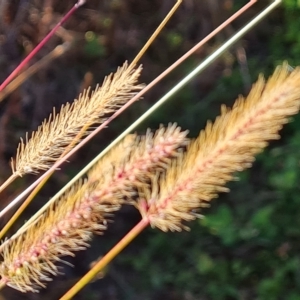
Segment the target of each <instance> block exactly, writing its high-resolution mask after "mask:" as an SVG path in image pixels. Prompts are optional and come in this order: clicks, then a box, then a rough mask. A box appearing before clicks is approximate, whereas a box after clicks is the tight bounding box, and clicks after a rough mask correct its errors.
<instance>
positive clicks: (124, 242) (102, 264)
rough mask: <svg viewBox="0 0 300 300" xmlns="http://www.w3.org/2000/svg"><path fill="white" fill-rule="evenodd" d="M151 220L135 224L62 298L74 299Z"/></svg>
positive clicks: (62, 299) (64, 299) (66, 299)
mask: <svg viewBox="0 0 300 300" xmlns="http://www.w3.org/2000/svg"><path fill="white" fill-rule="evenodd" d="M148 225H149V220H147V219H142V220H141V221H140V222H139V223H138V224H137V225H136V226H134V227H133V228H132V229H131V230H130V231H129V232H128V233H127V234H126V235H125V236H124V237H123V238H122V239H121V240H120V241H119V242H118V243H117V244H116V245H115V246H114V247H113V248H112V249H111V250H110V251H109V252H108V253H107V254H106V255H105V256H103V257H102V258H101V259H100V260H99V261H98V262H97V263H96V264H95V265H94V266H93V268H92V269H91V270H90V271H89V272H88V273H86V274H85V275H84V276H83V277H82V278H81V279H80V280H79V281H78V282H77V283H76V284H75V285H73V287H72V288H71V289H70V290H69V291H68V292H67V293H65V294H64V295H63V296H62V297H61V298H60V300H70V299H72V298H73V297H74V296H75V295H76V294H77V293H78V292H79V291H80V290H81V289H83V288H84V287H85V286H86V285H87V284H88V283H89V282H90V281H92V280H93V278H94V277H95V276H97V274H98V273H99V272H100V271H101V270H103V269H104V268H105V267H106V266H107V265H108V264H109V263H110V262H111V261H112V260H113V259H114V258H115V257H116V256H117V255H119V254H120V252H121V251H122V250H123V249H124V248H125V247H126V246H128V245H129V244H130V243H131V242H132V241H133V240H134V239H135V238H136V237H137V236H138V235H139V234H140V233H141V232H142V231H143V230H144V229H145V228H146V227H147V226H148Z"/></svg>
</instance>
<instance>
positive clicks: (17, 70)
mask: <svg viewBox="0 0 300 300" xmlns="http://www.w3.org/2000/svg"><path fill="white" fill-rule="evenodd" d="M84 3H85V1H82V0H79V1H78V2H77V3H76V4H75V5H74V6H73V7H72V8H71V9H70V10H69V12H68V13H67V14H66V15H65V16H64V17H63V18H62V19H61V20H60V21H59V22H58V23H57V24H56V25H55V27H54V28H53V29H52V30H51V31H50V32H49V33H48V34H47V35H46V37H44V38H43V40H42V41H41V42H40V43H39V44H38V45H37V46H36V47H35V48H34V49H33V50H32V51H31V52H30V53H29V54H28V55H27V56H26V58H25V59H24V60H23V61H22V62H21V63H20V64H19V65H18V66H17V67H16V68H15V69H14V70H13V71H12V73H11V74H10V75H9V76H8V77H7V78H6V79H5V80H4V82H3V83H2V84H1V85H0V92H1V91H2V90H3V89H4V88H5V87H6V86H7V85H8V84H9V83H10V82H11V81H12V80H13V78H14V77H16V75H17V74H18V73H19V72H20V71H21V70H22V69H23V68H24V66H25V65H26V64H27V63H28V62H29V61H30V60H31V59H32V58H33V57H34V56H35V55H36V54H37V52H38V51H40V49H41V48H42V47H43V46H44V45H45V44H46V43H47V42H48V41H49V39H50V38H51V37H52V35H53V34H54V33H55V32H56V31H57V29H58V28H59V27H60V26H61V25H62V24H63V23H64V22H66V21H67V20H68V19H69V18H70V16H71V15H72V14H73V13H74V12H75V11H76V10H77V9H78V8H79V7H80V6H81V5H83V4H84Z"/></svg>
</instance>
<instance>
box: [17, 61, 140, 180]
mask: <svg viewBox="0 0 300 300" xmlns="http://www.w3.org/2000/svg"><path fill="white" fill-rule="evenodd" d="M140 72H141V67H139V68H137V69H136V70H135V69H133V68H132V67H128V65H127V63H125V64H124V65H123V66H122V67H121V68H119V69H118V70H117V72H116V73H115V74H111V75H109V76H108V77H106V79H105V80H104V82H103V85H102V86H101V87H97V88H96V90H95V91H94V92H93V93H92V95H91V97H89V95H88V94H89V90H86V91H85V92H84V93H83V94H82V95H81V96H80V97H79V99H78V100H75V101H74V102H73V103H72V104H66V105H65V106H63V107H62V108H61V111H60V113H59V114H56V113H55V111H54V112H53V114H52V115H51V116H50V117H49V120H48V121H44V123H43V124H42V125H41V126H40V127H39V128H38V130H37V131H36V132H34V133H33V134H32V136H31V138H30V139H28V138H26V142H24V141H23V140H21V142H20V144H19V147H18V150H17V156H16V159H15V161H13V162H12V169H13V173H14V174H17V175H18V176H23V175H24V174H26V173H38V172H39V171H40V170H47V169H48V168H49V167H50V166H51V165H52V164H53V162H55V161H56V160H57V159H58V158H59V157H60V156H61V154H62V153H63V151H64V149H65V148H66V147H67V146H68V145H69V144H71V143H72V141H73V140H74V138H75V137H76V135H77V134H78V132H80V130H81V128H82V127H85V126H90V125H92V124H94V123H100V122H102V121H103V118H104V117H105V116H106V115H107V114H109V113H112V112H114V111H115V110H117V109H118V108H119V107H120V106H122V105H123V104H124V103H126V102H127V101H128V100H129V99H131V98H132V96H133V95H134V94H135V93H136V92H137V91H138V90H141V88H142V85H139V84H137V80H138V78H139V75H140Z"/></svg>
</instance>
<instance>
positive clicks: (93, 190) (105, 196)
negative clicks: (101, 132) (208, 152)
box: [0, 124, 188, 292]
mask: <svg viewBox="0 0 300 300" xmlns="http://www.w3.org/2000/svg"><path fill="white" fill-rule="evenodd" d="M186 134H187V132H181V131H180V128H179V127H177V126H176V124H173V125H169V127H167V128H163V127H161V128H160V129H159V130H157V132H156V133H155V134H153V133H151V132H150V131H148V133H147V135H146V136H145V137H137V136H136V135H129V136H128V137H126V138H125V139H124V141H123V142H121V143H120V144H118V145H117V146H116V147H115V148H114V149H112V151H111V152H110V153H109V154H108V155H107V156H106V157H105V158H103V159H101V160H100V161H99V163H98V164H97V165H96V166H95V168H94V169H93V170H91V171H90V173H89V174H88V179H87V180H86V181H85V182H81V181H80V182H79V183H77V184H76V185H75V186H74V187H73V188H72V189H71V190H69V191H68V192H67V193H66V194H65V195H64V196H62V197H61V198H60V199H59V200H58V202H57V203H56V204H53V205H51V207H49V208H48V210H47V211H46V212H45V213H44V215H43V216H41V218H40V219H39V220H38V221H37V222H34V223H33V224H32V225H30V226H29V227H28V228H27V229H26V231H25V232H23V233H22V234H21V235H19V236H18V237H16V238H14V239H11V240H10V241H9V242H7V243H5V245H2V246H1V248H2V256H3V258H4V261H3V263H2V264H1V265H0V275H1V281H0V283H1V284H5V285H8V286H10V287H12V288H15V289H18V290H20V291H22V292H28V291H32V292H34V291H37V288H38V287H44V286H45V283H44V282H45V281H49V280H50V275H55V274H56V273H57V272H58V269H57V267H56V265H55V262H57V261H60V257H61V256H65V255H74V254H73V252H74V251H78V250H82V249H84V248H86V247H87V246H88V241H89V240H90V239H91V235H92V233H101V232H102V231H103V230H104V229H105V228H106V220H105V219H106V217H107V216H108V215H109V214H111V213H112V212H114V211H116V210H117V209H118V208H119V207H120V203H121V202H122V201H123V198H124V196H126V195H127V196H131V195H132V193H133V192H134V187H135V186H141V185H143V184H144V181H145V179H146V178H149V176H150V175H149V174H150V171H151V170H153V169H154V168H159V169H160V168H164V167H165V166H166V164H167V163H168V162H169V161H170V160H171V158H173V157H176V156H178V153H179V152H180V151H181V149H182V147H185V146H186V145H187V143H188V141H187V139H186Z"/></svg>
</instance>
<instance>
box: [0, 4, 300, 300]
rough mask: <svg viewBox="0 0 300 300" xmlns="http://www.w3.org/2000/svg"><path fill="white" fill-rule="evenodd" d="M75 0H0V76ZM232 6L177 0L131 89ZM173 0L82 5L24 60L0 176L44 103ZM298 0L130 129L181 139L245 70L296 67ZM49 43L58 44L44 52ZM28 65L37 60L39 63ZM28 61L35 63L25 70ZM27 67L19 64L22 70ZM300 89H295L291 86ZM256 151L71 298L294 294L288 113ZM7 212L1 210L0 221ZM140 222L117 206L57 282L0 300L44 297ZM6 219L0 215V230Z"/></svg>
mask: <svg viewBox="0 0 300 300" xmlns="http://www.w3.org/2000/svg"><path fill="white" fill-rule="evenodd" d="M74 3H75V1H70V0H67V1H58V0H11V1H6V0H0V81H1V82H2V81H3V80H4V79H5V78H6V77H7V76H8V75H9V74H10V72H11V71H12V70H13V69H14V68H15V67H16V66H17V65H18V64H19V63H20V61H22V59H23V58H24V57H25V56H26V55H27V54H28V53H29V52H30V51H31V50H32V49H33V48H34V47H35V45H36V44H37V43H38V42H39V41H40V40H41V39H42V38H43V37H44V36H45V35H46V34H47V33H48V32H49V30H50V29H51V28H52V27H53V26H54V25H55V24H56V23H57V22H58V21H59V20H60V19H61V17H62V16H63V15H64V14H65V13H66V12H67V11H68V9H70V8H71V7H72V5H74ZM246 3H247V1H244V0H235V1H233V0H202V1H200V0H183V3H182V5H181V6H180V8H179V9H178V11H177V12H176V14H175V15H174V16H173V18H172V19H171V21H170V22H169V23H168V24H167V26H166V27H165V29H164V30H163V32H162V33H161V34H160V35H159V37H158V38H157V40H156V41H155V42H154V43H153V45H152V46H151V48H150V49H149V51H148V52H147V53H146V54H145V55H144V57H143V58H142V60H141V63H142V64H143V68H144V70H143V75H142V78H141V81H142V82H145V83H149V82H150V81H151V80H152V79H154V78H155V77H156V76H157V75H159V74H160V73H161V72H162V71H163V70H165V69H166V68H167V67H168V66H169V65H170V64H172V63H173V62H174V61H175V60H176V59H177V58H179V57H180V56H181V55H183V54H184V53H185V52H186V51H187V50H189V49H190V48H191V47H192V46H193V45H194V44H196V43H197V42H198V41H199V40H201V39H202V38H203V37H205V36H206V35H207V34H208V33H209V32H211V31H212V30H213V29H214V28H216V27H217V26H218V25H219V24H220V23H221V22H223V21H224V20H225V19H227V18H228V17H229V16H230V15H232V13H233V12H235V11H236V10H238V9H239V8H240V7H241V6H242V5H244V4H246ZM269 3H270V2H269V1H266V0H259V1H258V3H257V4H255V5H254V6H253V8H251V9H250V10H248V11H247V12H246V13H245V14H244V15H243V16H242V17H240V18H239V19H238V20H237V21H235V22H234V23H233V24H231V25H230V26H228V27H227V28H226V29H225V30H224V31H223V32H222V33H220V34H219V35H218V36H217V37H216V38H214V39H213V40H212V41H210V42H209V43H208V44H206V45H205V46H204V47H203V48H202V49H201V50H199V51H198V52H197V53H196V54H194V55H193V56H192V57H191V58H190V59H188V60H187V61H186V62H185V63H183V64H182V65H181V66H180V67H178V68H177V69H176V70H175V71H173V72H172V74H170V75H169V76H168V77H167V78H166V79H164V80H163V81H162V82H161V83H160V84H159V85H157V86H156V87H155V88H153V89H152V90H151V91H150V92H148V93H147V94H146V95H145V96H144V97H143V99H142V100H140V101H139V102H137V103H135V104H134V105H133V106H132V107H131V108H130V109H128V110H127V111H126V113H124V114H123V115H122V116H121V117H119V118H118V119H117V120H115V121H114V122H113V123H111V124H110V126H109V127H108V128H107V129H105V130H104V131H102V132H101V134H99V135H98V136H97V137H96V138H94V139H93V140H92V141H91V142H90V143H89V144H88V145H87V146H85V147H84V149H83V150H81V151H79V152H78V153H77V154H76V155H74V156H73V157H72V159H71V160H70V162H69V163H67V164H65V165H64V166H63V167H62V170H61V171H59V172H57V173H56V174H55V175H54V176H53V177H52V178H51V179H50V181H49V182H48V184H47V185H46V186H45V187H44V188H43V190H42V191H41V193H40V194H39V196H38V197H37V198H36V200H35V201H34V203H33V204H32V205H31V206H30V208H29V209H28V210H27V211H26V213H25V214H24V216H23V219H21V220H20V221H19V223H17V224H16V225H15V228H14V229H13V230H12V232H13V231H14V230H16V229H17V228H18V227H19V226H20V225H21V224H22V223H23V222H24V220H26V219H28V218H29V217H30V215H32V213H33V212H34V211H35V210H37V209H38V208H39V207H40V206H41V205H42V204H44V203H45V202H46V201H47V200H48V199H49V198H50V197H51V196H53V195H54V193H55V192H56V191H58V190H59V189H60V188H61V187H62V186H64V185H65V184H66V183H67V182H68V181H69V180H70V179H71V178H72V177H73V176H74V175H75V174H76V173H77V172H78V171H79V170H81V169H82V168H83V167H84V165H85V164H86V163H87V162H88V161H89V160H91V159H92V158H93V157H95V156H96V155H97V154H98V153H99V152H100V151H101V150H102V149H103V148H104V147H105V146H106V145H108V144H109V142H110V141H112V140H113V139H114V138H115V137H117V135H118V134H119V133H121V132H122V131H123V130H124V128H126V127H127V126H129V125H130V124H131V123H132V122H133V121H134V120H136V119H137V118H138V116H139V115H141V114H142V113H143V112H145V111H146V109H147V108H149V107H150V106H151V105H152V104H153V103H155V102H156V101H157V100H158V99H159V98H160V97H161V96H162V95H164V93H165V92H167V91H168V90H169V89H170V88H171V87H172V86H173V85H174V84H175V83H176V82H177V81H178V80H179V79H181V78H182V77H183V76H185V75H186V74H187V73H188V72H189V71H191V70H192V69H193V67H195V66H196V65H197V64H198V63H200V62H201V61H202V60H203V59H204V58H205V57H206V56H207V55H209V54H210V53H212V52H213V51H214V50H215V49H217V48H218V47H219V46H220V45H221V44H222V43H224V41H226V40H227V39H228V38H229V37H230V36H231V35H232V34H234V33H235V32H236V31H237V30H238V29H239V28H241V27H242V26H243V25H244V24H246V23H247V22H248V21H249V20H250V19H251V18H253V16H255V15H256V14H257V13H258V12H259V11H261V10H262V9H263V8H264V7H266V5H268V4H269ZM173 4H174V0H163V1H161V0H151V1H150V0H143V1H138V0H102V1H96V0H87V3H86V5H85V6H84V7H82V8H80V9H79V10H78V11H77V12H76V13H75V15H74V16H73V17H72V18H71V19H70V20H69V21H68V22H67V23H66V24H65V25H64V26H63V28H61V29H60V30H59V31H58V33H57V34H56V35H55V36H54V37H53V38H52V39H51V40H50V41H49V42H48V43H47V45H46V46H45V47H44V48H43V49H42V50H41V51H40V52H39V54H38V55H37V56H36V57H35V58H34V60H33V61H32V63H31V64H30V66H31V67H32V68H33V70H34V71H33V72H32V74H31V75H30V76H29V75H28V76H26V78H25V80H24V82H23V83H22V84H20V85H19V86H18V87H17V88H15V89H14V90H13V91H12V92H11V93H9V94H7V95H6V96H5V97H4V99H3V101H2V102H1V103H0V166H1V168H0V178H1V180H4V179H5V178H7V177H8V176H9V175H10V173H11V171H10V158H11V157H14V156H15V154H16V147H17V145H18V142H19V139H20V137H24V136H25V133H26V132H31V131H33V130H35V129H36V128H37V126H39V125H40V124H41V122H42V121H43V120H44V119H45V118H47V117H48V115H49V113H51V111H52V108H53V107H55V108H56V109H57V110H59V108H60V107H61V105H62V104H64V103H66V102H71V101H73V100H74V98H76V97H77V96H78V94H79V93H80V92H81V91H82V90H83V89H84V88H86V87H88V86H92V87H95V85H96V84H97V83H101V82H102V80H103V78H104V76H105V75H107V74H109V73H110V72H114V71H115V70H116V68H117V67H118V66H120V65H122V64H123V62H124V61H125V60H129V61H132V59H133V58H134V56H135V55H136V54H137V53H138V51H139V49H140V48H141V47H142V46H143V44H144V43H145V42H146V41H147V39H148V37H149V36H150V35H151V33H152V32H153V31H154V30H155V28H156V27H157V26H158V24H159V23H160V21H161V20H162V19H163V18H164V16H165V15H166V14H167V13H168V11H169V10H170V8H171V7H172V5H173ZM299 28H300V2H299V1H297V0H284V1H283V3H282V5H281V6H280V7H279V8H277V9H276V10H275V11H273V13H271V14H270V15H269V16H268V17H267V18H266V19H265V20H264V21H262V22H261V23H260V24H259V25H258V26H256V27H255V28H254V29H253V30H252V31H251V32H250V33H248V34H247V35H246V36H245V37H243V38H242V39H241V40H240V41H239V42H238V43H236V44H235V46H233V47H232V48H231V49H230V50H229V51H228V52H226V53H225V54H224V55H222V56H221V57H220V58H219V59H218V60H217V61H216V62H214V63H213V64H212V65H211V66H210V67H209V68H207V69H206V70H205V71H204V72H203V73H202V74H200V75H199V76H198V77H197V78H195V79H194V80H193V81H192V82H191V83H190V84H188V85H187V86H186V87H185V88H183V89H182V90H181V91H180V92H179V93H177V95H176V96H174V97H173V98H172V99H171V100H170V101H169V102H168V103H167V104H165V105H164V106H163V107H161V108H160V109H159V110H158V111H157V112H155V113H154V114H153V115H152V116H151V117H150V118H148V119H147V120H146V121H145V122H144V123H143V124H142V125H141V126H140V127H139V128H138V129H137V131H138V132H139V133H140V134H143V133H145V131H146V129H147V128H152V129H154V130H155V129H157V128H158V127H159V124H168V123H169V122H177V123H178V124H179V125H180V126H181V127H182V128H183V129H188V130H189V131H190V137H195V136H197V134H198V133H199V131H200V130H201V129H202V128H203V127H204V126H205V123H206V121H207V120H208V119H214V118H215V117H216V116H217V115H218V114H219V112H220V105H221V104H222V103H225V104H227V105H229V106H230V105H232V103H233V102H234V100H235V99H236V97H237V96H238V95H239V94H247V93H248V91H249V89H250V87H251V85H252V83H253V82H254V81H255V80H256V79H257V77H258V74H259V73H263V74H265V76H268V75H270V74H271V73H272V72H273V70H274V68H275V67H276V65H278V64H280V63H282V62H283V61H284V60H287V61H288V62H289V64H290V65H291V66H296V65H299V63H300V35H299ZM58 46H59V48H57V47H58ZM41 60H42V63H41ZM39 64H41V65H39ZM30 66H28V67H30ZM299 84H300V83H299ZM281 134H282V139H281V140H279V141H276V142H272V143H271V144H270V146H269V147H268V149H266V150H265V151H264V152H263V153H262V154H260V155H258V157H257V160H256V162H255V163H254V165H253V167H252V169H250V170H248V171H245V172H243V173H241V174H239V178H240V180H239V181H237V182H233V183H230V184H229V187H230V189H231V193H229V194H222V195H220V197H219V198H218V199H216V200H214V201H213V202H212V206H211V207H210V208H208V209H205V210H203V214H204V215H205V218H204V219H202V220H197V221H194V222H192V223H190V224H189V225H190V226H191V231H190V232H182V233H167V234H166V233H162V232H160V231H159V230H152V229H148V230H146V231H145V232H144V233H143V234H142V235H140V236H139V237H138V238H137V239H136V240H135V241H133V242H132V244H131V245H130V246H129V247H128V248H126V249H125V250H124V251H123V253H122V254H121V255H120V256H119V257H118V258H117V259H116V260H114V261H113V263H111V265H109V266H108V268H107V269H106V270H105V271H104V272H103V273H101V274H99V278H101V279H97V280H95V281H94V282H93V283H91V284H90V285H88V286H87V287H86V288H85V289H84V290H83V291H82V292H81V293H80V294H78V295H77V296H76V297H75V298H74V299H78V300H81V299H84V300H96V299H97V300H102V299H108V300H115V299H125V300H126V299H145V300H148V299H149V300H177V299H183V300H208V299H212V300H221V299H228V300H231V299H243V300H247V299H259V300H269V299H287V300H300V240H299V238H300V195H299V191H300V189H299V179H300V168H299V162H300V151H299V148H300V147H299V146H300V116H296V117H294V118H293V120H292V122H291V123H290V124H288V125H287V126H285V127H284V129H283V130H282V132H281ZM35 178H36V177H34V176H25V177H24V178H21V179H18V180H17V181H16V182H15V183H13V184H12V185H11V186H10V187H9V188H8V189H7V190H5V191H4V192H2V194H1V195H0V197H1V198H0V199H1V206H2V207H3V206H5V205H6V204H7V203H9V202H10V201H11V199H13V197H14V196H16V195H18V193H19V192H21V191H22V190H23V189H24V188H25V187H26V186H28V185H29V184H30V183H31V182H32V181H33V180H34V179H35ZM8 217H9V216H7V218H8ZM139 219H140V216H139V214H138V212H137V211H135V209H133V208H132V207H124V208H123V209H122V210H121V211H120V212H119V213H118V214H117V215H116V216H115V217H114V222H113V223H111V224H110V226H109V230H108V231H107V232H106V233H105V235H104V236H103V237H102V236H101V237H95V239H94V240H93V242H92V246H91V248H90V249H88V250H87V251H83V252H80V253H77V255H76V257H75V258H71V259H70V258H67V261H69V262H70V263H72V264H74V265H75V267H74V268H71V267H68V266H64V265H63V266H62V275H60V276H58V277H56V278H54V281H53V282H52V283H50V284H49V285H48V288H47V289H46V290H42V291H41V292H40V294H31V293H29V294H21V293H19V292H16V291H13V290H12V289H9V288H6V289H4V290H3V291H2V292H1V297H2V298H0V299H30V300H36V299H44V300H50V299H51V300H52V299H53V300H55V299H58V298H59V296H61V295H62V294H63V293H64V292H65V291H66V290H67V289H68V288H69V287H70V286H71V285H72V284H74V283H75V282H76V281H77V280H78V279H79V278H80V277H81V276H82V275H83V274H85V273H86V272H87V271H88V270H89V268H90V267H91V265H92V264H93V262H94V261H95V260H97V259H98V258H99V257H101V256H103V255H104V254H105V253H106V252H107V251H108V250H109V249H110V248H111V247H112V246H113V245H115V244H116V243H117V241H118V240H119V239H120V238H121V237H122V236H124V234H126V233H127V232H128V231H129V230H130V228H132V227H133V226H134V225H135V224H136V223H137V222H138V221H139ZM4 222H6V220H3V222H2V225H3V223H4Z"/></svg>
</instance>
